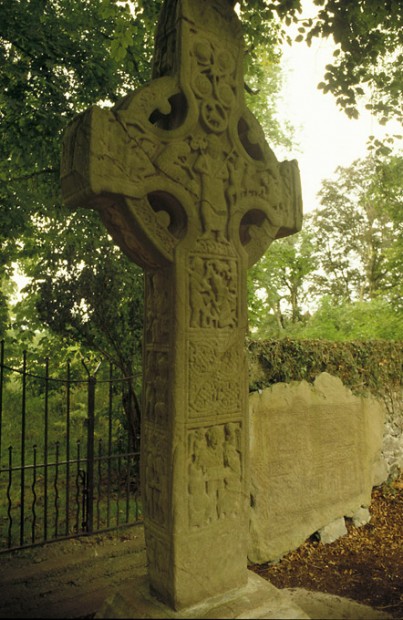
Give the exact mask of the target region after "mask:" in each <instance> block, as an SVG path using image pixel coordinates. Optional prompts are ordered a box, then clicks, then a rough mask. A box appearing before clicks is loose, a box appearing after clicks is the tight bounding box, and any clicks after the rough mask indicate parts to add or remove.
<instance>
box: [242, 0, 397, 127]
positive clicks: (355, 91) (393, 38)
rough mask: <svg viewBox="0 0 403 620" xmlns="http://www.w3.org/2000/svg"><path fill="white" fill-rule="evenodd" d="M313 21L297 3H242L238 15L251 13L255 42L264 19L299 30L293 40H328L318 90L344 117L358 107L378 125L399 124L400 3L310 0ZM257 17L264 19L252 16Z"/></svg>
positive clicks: (285, 0)
mask: <svg viewBox="0 0 403 620" xmlns="http://www.w3.org/2000/svg"><path fill="white" fill-rule="evenodd" d="M314 5H315V7H317V11H316V14H315V15H314V16H313V17H308V18H305V17H302V10H303V8H304V3H303V1H302V0H243V2H242V11H243V12H244V14H245V15H246V14H248V12H249V14H251V16H252V15H253V16H255V19H251V23H250V28H251V29H252V30H253V31H254V36H255V38H257V39H258V38H259V36H260V35H261V33H262V32H264V31H265V28H266V20H275V19H277V20H279V21H280V22H281V24H282V30H281V33H282V35H283V37H284V38H288V40H289V42H290V43H291V42H292V41H291V37H290V36H289V35H286V27H288V26H290V25H291V24H292V23H293V24H295V25H296V27H297V28H298V35H297V36H296V37H295V42H299V41H306V42H307V44H308V45H310V44H311V42H312V40H313V39H314V38H322V39H327V38H329V37H332V38H333V40H334V42H335V51H334V53H333V62H332V63H331V64H328V65H327V66H326V73H325V75H324V76H323V81H322V82H321V83H320V84H319V88H321V89H322V91H323V92H324V93H327V92H329V93H331V94H332V95H333V96H334V97H335V98H336V101H337V103H338V105H339V106H340V107H341V108H342V109H343V110H344V111H345V112H346V114H347V115H348V116H349V117H353V118H357V117H358V103H359V102H361V101H364V102H366V107H367V108H368V109H369V110H370V111H371V112H372V113H373V114H374V115H376V116H377V117H378V118H379V119H380V121H381V122H386V121H387V120H389V119H390V118H395V119H396V120H397V121H398V122H402V120H403V112H402V110H403V105H402V103H403V102H402V93H403V88H402V81H403V73H402V66H403V4H402V2H401V0H356V1H355V2H351V1H350V0H314ZM259 12H261V13H262V15H263V19H261V20H259V19H258V18H257V17H256V15H257V14H259Z"/></svg>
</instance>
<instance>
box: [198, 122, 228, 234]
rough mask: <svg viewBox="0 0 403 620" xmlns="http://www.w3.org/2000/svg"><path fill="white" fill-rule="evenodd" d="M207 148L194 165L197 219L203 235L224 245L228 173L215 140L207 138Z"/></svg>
mask: <svg viewBox="0 0 403 620" xmlns="http://www.w3.org/2000/svg"><path fill="white" fill-rule="evenodd" d="M206 144H207V146H206V148H201V149H200V154H199V156H198V158H197V159H196V162H195V164H194V170H195V172H198V173H199V174H200V178H201V201H200V215H201V223H202V228H203V233H204V234H205V235H206V236H207V237H212V238H213V239H215V240H216V241H219V242H224V243H225V242H227V237H228V231H227V224H228V205H227V199H226V194H225V187H226V182H227V181H228V178H229V171H228V165H227V161H226V159H224V157H223V149H222V143H221V141H220V139H219V138H218V136H216V135H214V134H211V135H209V136H208V138H207V143H206Z"/></svg>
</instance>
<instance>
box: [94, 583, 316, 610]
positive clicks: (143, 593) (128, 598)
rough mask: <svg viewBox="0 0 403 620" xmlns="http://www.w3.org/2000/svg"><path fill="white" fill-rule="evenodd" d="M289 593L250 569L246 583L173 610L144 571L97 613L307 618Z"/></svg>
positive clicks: (105, 603)
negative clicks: (157, 594)
mask: <svg viewBox="0 0 403 620" xmlns="http://www.w3.org/2000/svg"><path fill="white" fill-rule="evenodd" d="M309 617H310V616H308V615H307V614H306V613H305V612H304V611H303V610H302V609H301V608H300V607H299V606H298V605H297V604H296V603H294V602H293V601H292V599H291V597H290V595H289V594H288V593H287V592H286V591H283V590H279V589H278V588H276V587H275V586H273V585H272V584H271V583H269V582H268V581H266V580H265V579H263V578H262V577H259V576H258V575H256V574H255V573H252V572H250V574H249V577H248V582H247V584H246V585H245V586H244V587H242V588H237V589H236V590H230V591H229V592H226V593H225V594H221V595H220V596H216V597H213V598H210V599H206V600H204V601H203V602H202V603H199V604H197V605H193V606H192V607H187V608H186V609H182V610H181V611H175V610H173V609H171V608H170V607H168V606H167V605H165V604H164V603H161V602H160V601H159V600H158V599H157V598H156V597H155V596H153V595H152V594H151V592H150V585H149V580H148V577H147V575H146V574H144V575H143V576H142V577H140V578H136V580H135V581H134V580H133V583H132V586H131V587H130V588H125V589H122V590H121V591H119V592H117V593H115V594H114V595H112V596H111V597H110V598H109V599H107V600H106V601H105V602H104V604H103V606H102V607H101V609H100V610H99V611H98V613H97V614H96V616H95V618H97V619H108V618H116V619H119V618H178V619H182V618H183V619H185V618H189V619H190V618H206V619H207V618H217V619H219V618H245V619H246V618H256V619H258V618H267V619H269V618H272V619H282V618H284V619H285V618H287V619H295V620H299V619H303V618H309Z"/></svg>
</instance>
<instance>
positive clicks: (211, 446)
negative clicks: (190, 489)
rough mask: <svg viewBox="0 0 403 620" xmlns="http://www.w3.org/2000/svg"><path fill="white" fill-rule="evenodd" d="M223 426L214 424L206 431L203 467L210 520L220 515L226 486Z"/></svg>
mask: <svg viewBox="0 0 403 620" xmlns="http://www.w3.org/2000/svg"><path fill="white" fill-rule="evenodd" d="M223 439H224V437H223V432H222V427H220V426H212V427H211V428H209V429H207V431H206V449H205V451H204V453H203V467H204V468H205V470H206V481H207V495H208V497H209V507H208V521H209V522H211V521H214V520H215V519H217V518H219V517H220V501H221V494H222V490H223V487H224V476H223V465H224V452H223Z"/></svg>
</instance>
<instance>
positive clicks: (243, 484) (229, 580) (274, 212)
mask: <svg viewBox="0 0 403 620" xmlns="http://www.w3.org/2000/svg"><path fill="white" fill-rule="evenodd" d="M233 4H234V2H230V1H229V0H166V1H165V3H164V5H163V8H162V11H161V15H160V19H159V24H158V29H157V34H156V42H155V54H154V65H153V80H152V81H151V82H150V83H149V84H148V85H146V86H144V87H141V88H140V89H139V90H137V91H135V92H134V93H132V94H130V95H128V96H127V97H125V98H124V99H123V100H122V101H121V102H119V103H118V104H117V105H116V106H115V107H114V108H112V109H111V110H109V111H107V110H105V109H101V108H98V107H95V106H94V107H92V108H90V109H89V110H88V111H86V112H85V113H83V114H82V115H80V116H79V117H77V119H75V121H74V122H73V123H72V124H71V125H70V127H69V129H68V131H67V134H66V138H65V141H64V153H63V162H62V191H63V195H64V200H65V202H66V204H68V205H71V206H73V207H81V206H82V207H92V208H95V209H97V210H98V211H99V214H100V217H101V218H102V221H103V222H104V224H105V226H106V228H107V229H108V231H109V232H110V234H111V236H112V237H113V239H114V241H115V242H116V243H117V244H118V245H119V246H120V247H121V249H122V250H123V251H124V252H125V253H126V254H127V255H128V256H129V257H130V258H131V259H132V260H133V261H135V262H136V263H138V264H139V265H141V266H142V267H143V268H144V271H145V308H146V310H145V327H144V342H143V350H144V361H143V413H142V430H141V468H142V499H143V503H144V527H145V536H146V547H147V557H148V570H149V579H150V583H151V588H152V590H153V591H154V592H155V593H156V594H157V595H158V596H159V598H161V599H162V600H163V601H164V602H166V603H167V604H168V605H170V606H171V607H173V608H174V609H180V608H183V607H186V606H188V605H192V604H194V603H197V602H199V601H201V600H203V599H205V598H208V597H211V596H214V595H216V594H219V593H222V592H225V591H227V590H228V591H229V590H231V589H233V588H238V587H240V586H242V585H243V584H245V583H246V581H247V558H246V554H247V538H248V505H249V491H248V404H247V396H248V374H247V366H246V355H245V347H244V342H245V334H246V327H247V292H246V275H247V268H248V267H249V266H251V265H253V264H254V263H255V262H256V261H257V260H258V259H259V258H260V257H261V256H262V254H263V253H264V252H265V251H266V249H267V248H268V246H269V245H270V243H271V242H272V241H273V240H275V239H277V238H279V237H283V236H285V235H290V234H292V233H294V232H296V231H297V230H299V229H300V227H301V219H302V201H301V190H300V179H299V171H298V166H297V163H296V162H295V161H292V162H283V163H279V162H278V161H277V159H276V157H275V156H274V154H273V152H272V151H271V149H270V148H269V146H268V145H267V143H266V141H265V138H264V135H263V132H262V129H261V128H260V126H259V124H258V122H257V121H256V119H255V118H254V116H253V115H252V113H251V112H250V111H249V110H248V109H247V108H246V105H245V101H244V96H243V93H244V81H243V71H242V58H243V54H244V48H243V40H242V34H241V26H240V22H239V20H238V17H237V15H236V13H235V11H234V9H233V6H232V5H233Z"/></svg>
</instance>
